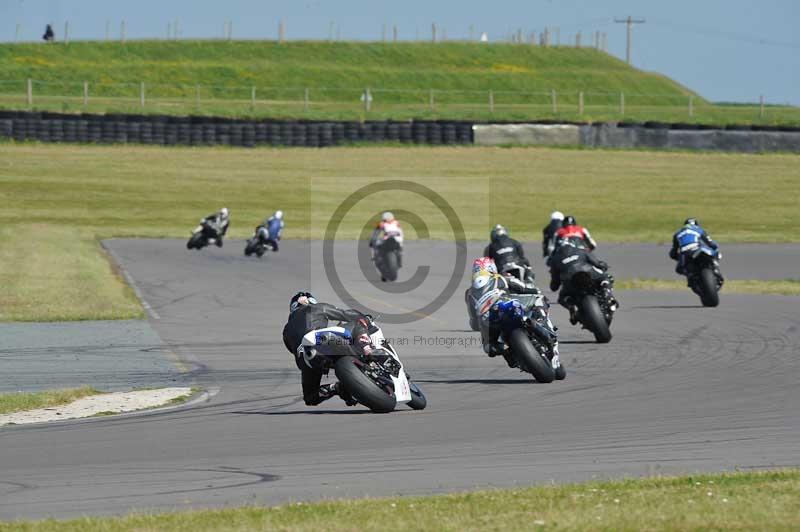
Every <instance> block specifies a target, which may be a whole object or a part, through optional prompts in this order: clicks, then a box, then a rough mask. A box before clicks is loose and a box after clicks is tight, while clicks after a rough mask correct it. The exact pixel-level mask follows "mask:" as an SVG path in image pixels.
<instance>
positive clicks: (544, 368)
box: [508, 329, 555, 383]
mask: <svg viewBox="0 0 800 532" xmlns="http://www.w3.org/2000/svg"><path fill="white" fill-rule="evenodd" d="M508 343H509V347H510V348H511V352H512V353H513V354H514V356H515V357H516V359H517V360H518V361H519V363H520V366H521V367H522V368H523V369H524V370H525V371H527V372H528V373H530V374H531V375H533V377H534V378H535V379H536V381H537V382H543V383H547V382H553V379H554V378H555V374H554V373H553V367H552V366H551V365H550V361H549V360H547V359H546V358H544V357H543V356H542V355H541V354H540V353H539V352H538V351H537V350H536V348H535V347H533V344H532V343H531V340H530V338H528V334H527V333H526V332H525V330H524V329H514V330H513V331H511V334H510V335H509V337H508Z"/></svg>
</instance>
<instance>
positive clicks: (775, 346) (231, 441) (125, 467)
mask: <svg viewBox="0 0 800 532" xmlns="http://www.w3.org/2000/svg"><path fill="white" fill-rule="evenodd" d="M107 245H108V246H109V247H110V248H111V249H113V250H114V252H115V253H116V256H117V257H118V258H119V260H120V261H121V263H122V265H123V266H124V267H125V268H126V269H127V270H128V271H129V272H130V274H131V276H132V277H133V279H134V280H135V281H136V283H137V284H138V286H139V289H140V290H141V293H142V294H143V296H144V298H145V299H146V300H147V301H148V302H149V304H150V305H151V307H152V308H153V309H154V310H155V311H156V312H157V314H158V316H159V319H153V320H151V324H152V326H153V327H154V328H155V330H156V331H157V332H158V334H159V335H160V336H161V338H162V340H163V342H164V344H165V346H167V347H168V348H169V349H171V350H173V351H174V352H176V353H177V354H178V355H179V356H181V357H183V359H184V361H185V362H186V365H187V367H188V368H189V370H190V371H191V373H190V374H189V375H188V378H194V379H195V380H196V381H197V382H198V383H199V384H200V385H202V386H204V387H206V388H209V389H216V388H218V389H219V393H218V394H217V395H215V396H214V397H213V398H212V399H211V400H210V401H208V402H206V403H203V404H199V405H195V406H193V407H191V408H187V409H183V410H177V411H171V412H160V413H159V412H151V413H141V414H135V415H130V416H126V417H119V418H114V419H89V420H82V421H76V422H66V423H56V424H47V425H41V426H20V427H7V428H4V429H2V430H0V472H1V475H0V519H13V518H18V517H45V516H56V517H70V516H77V515H83V514H109V513H124V512H127V511H129V510H134V509H138V510H142V509H147V510H155V511H165V510H172V509H188V508H199V507H216V506H225V505H241V504H248V503H265V504H274V503H280V502H285V501H290V500H314V499H319V498H331V497H355V496H363V495H373V496H376V495H391V494H403V495H408V494H422V493H436V492H443V491H453V490H464V489H473V488H479V487H486V486H515V485H529V484H531V483H548V482H551V481H556V482H564V481H581V480H587V479H593V478H609V477H620V476H624V475H648V474H657V473H682V472H695V471H719V470H730V469H733V468H735V467H741V468H744V469H748V468H767V467H778V466H799V465H800V445H798V442H800V416H798V415H797V412H798V409H799V408H800V391H799V390H800V388H799V387H798V386H797V377H798V370H800V357H798V352H800V329H798V325H799V323H798V322H799V321H800V316H799V313H798V308H800V307H799V306H798V301H799V299H798V298H792V297H777V296H776V297H768V296H746V295H731V294H725V292H724V290H723V293H722V296H721V305H720V307H719V308H716V309H705V308H702V307H699V306H698V305H699V301H698V298H697V297H696V296H695V295H694V294H691V293H689V292H688V290H687V291H686V292H674V293H673V292H620V293H619V294H618V295H619V298H620V300H621V302H622V305H623V306H622V308H621V310H620V311H619V313H618V315H617V317H616V319H615V322H614V323H613V325H612V332H613V333H614V339H613V340H612V342H611V343H610V344H607V345H598V344H595V343H593V342H592V337H591V335H590V334H589V333H587V332H586V331H582V330H580V329H578V328H576V327H573V326H570V325H569V324H568V322H567V320H566V313H565V312H564V311H563V310H562V309H560V308H555V309H554V321H555V322H556V324H557V325H559V326H560V327H561V330H560V335H561V352H562V357H563V360H564V361H565V363H566V367H567V370H568V376H567V379H566V380H565V381H563V382H555V383H551V384H537V383H535V382H533V381H532V380H531V379H530V378H528V376H527V375H526V374H522V373H520V372H518V371H517V370H512V369H509V368H508V367H506V366H505V363H504V362H503V361H501V360H497V359H489V358H487V357H486V356H485V355H483V354H482V352H481V350H480V348H479V347H478V346H477V344H475V342H474V341H475V338H476V333H472V332H468V331H466V315H465V309H464V303H463V300H462V297H461V296H462V294H463V289H464V287H465V286H466V281H465V280H462V282H461V283H460V285H459V288H458V290H457V291H456V293H455V294H454V295H453V297H452V298H451V299H450V300H449V301H447V302H446V304H445V305H444V306H443V307H442V308H441V309H440V310H438V311H437V312H435V313H434V314H433V315H431V316H430V317H425V318H423V319H420V320H419V321H416V322H414V323H409V324H400V325H391V326H390V325H387V326H385V331H386V334H387V336H390V337H392V338H395V339H396V342H397V344H398V350H399V352H400V354H401V357H402V358H403V360H404V362H405V364H406V366H407V368H408V370H409V372H410V373H411V374H412V375H413V377H414V379H415V380H416V381H417V382H418V383H419V385H420V387H421V388H422V389H423V390H424V391H425V393H426V394H427V395H428V399H429V407H428V409H426V410H424V411H421V412H414V411H410V410H408V409H406V408H405V407H399V408H398V411H396V412H394V413H392V414H387V415H375V414H370V413H367V412H366V411H365V410H364V409H363V408H361V407H354V408H348V407H346V406H345V405H344V404H343V403H342V402H341V401H339V400H338V399H336V398H335V399H332V400H331V401H328V402H327V403H324V404H322V405H320V406H318V407H306V406H304V405H303V404H302V401H301V399H300V396H299V391H300V388H299V375H298V372H297V369H296V368H295V366H294V362H293V360H292V358H291V355H289V354H288V353H287V352H286V351H285V349H284V347H283V344H282V341H281V337H280V331H281V328H282V326H283V323H284V320H285V317H286V314H287V301H288V298H289V296H290V295H291V294H292V293H293V292H295V291H296V290H298V289H301V288H306V287H310V288H311V289H312V290H314V291H315V293H316V294H317V296H318V297H319V298H320V299H322V300H327V301H330V302H334V303H341V301H342V300H341V298H340V297H338V296H337V295H336V294H334V293H333V292H332V290H331V288H330V284H329V283H328V281H327V278H326V276H325V274H324V272H323V270H322V268H321V267H319V263H320V256H319V244H318V243H310V244H305V243H303V242H291V241H287V242H285V243H284V244H283V246H282V248H281V252H280V253H277V254H269V255H267V256H265V257H264V258H263V259H260V260H259V259H255V258H246V257H244V256H242V253H241V252H242V249H243V245H242V243H241V242H233V241H230V242H226V245H225V247H224V248H223V249H217V248H210V249H205V250H202V251H199V252H196V251H195V252H189V251H187V250H186V249H185V248H184V242H179V241H173V240H149V241H148V240H141V241H138V240H113V241H109V242H107ZM351 247H352V245H348V244H346V243H345V244H342V245H340V246H338V247H337V248H336V251H335V255H334V259H335V260H334V261H331V262H332V263H333V264H335V265H336V268H337V272H338V274H339V275H340V276H341V278H342V280H343V283H344V285H345V286H346V287H347V288H348V289H349V290H350V291H351V292H352V294H353V295H354V296H355V297H356V298H358V299H359V300H361V301H362V302H364V303H365V304H368V305H371V306H374V307H375V308H374V310H375V311H376V312H399V311H400V310H402V309H414V308H417V307H421V306H423V305H424V304H425V303H427V302H429V301H430V300H431V299H433V295H434V292H438V290H439V288H441V287H442V286H444V285H445V283H446V282H447V279H449V277H450V270H451V269H452V262H451V261H450V258H451V257H452V252H453V250H454V246H452V245H447V244H443V243H430V242H427V243H426V242H422V243H415V242H410V243H409V244H408V249H407V253H406V259H405V262H406V264H405V268H404V270H403V271H402V272H401V280H403V279H405V278H407V276H410V275H411V274H412V273H413V271H414V270H415V269H416V267H417V266H419V265H424V264H433V267H432V269H431V273H430V276H429V278H428V279H427V280H426V281H425V283H423V285H422V287H421V288H420V289H418V290H415V291H413V292H410V293H406V294H396V295H391V296H387V295H385V294H382V293H381V292H380V290H379V288H376V287H374V286H372V285H371V284H370V283H369V282H368V281H366V280H364V278H363V275H362V273H361V272H360V271H359V270H358V268H357V267H356V266H355V263H356V261H355V260H354V259H353V258H352V257H353V256H354V255H353V249H351ZM473 247H474V246H473V245H471V246H470V248H473ZM474 252H475V249H471V250H470V255H472V254H473V253H474ZM734 256H735V254H732V253H729V254H728V255H727V256H726V264H730V265H731V266H730V268H731V269H733V267H734V266H733V264H734V263H735V262H736V260H735V259H734ZM606 258H607V259H608V260H609V262H612V261H613V260H614V259H612V258H611V257H610V256H607V257H606ZM310 259H311V260H310ZM614 266H615V263H614V262H612V267H614ZM725 267H726V266H725V264H724V265H723V268H725ZM737 267H738V266H737ZM617 271H618V270H617ZM458 274H459V275H461V271H458ZM637 275H638V276H641V277H647V276H651V275H649V274H646V273H644V272H641V273H637ZM653 276H654V275H653ZM782 276H783V275H782ZM785 277H791V275H786V276H785ZM382 301H385V302H388V303H382ZM463 344H466V345H463ZM470 344H471V345H470Z"/></svg>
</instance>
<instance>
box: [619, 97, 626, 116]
mask: <svg viewBox="0 0 800 532" xmlns="http://www.w3.org/2000/svg"><path fill="white" fill-rule="evenodd" d="M619 114H621V115H623V116H625V93H624V92H620V93H619Z"/></svg>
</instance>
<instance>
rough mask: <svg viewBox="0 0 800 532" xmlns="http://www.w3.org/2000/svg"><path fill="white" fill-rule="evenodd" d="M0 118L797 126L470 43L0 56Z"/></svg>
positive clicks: (624, 75)
mask: <svg viewBox="0 0 800 532" xmlns="http://www.w3.org/2000/svg"><path fill="white" fill-rule="evenodd" d="M28 79H31V80H32V85H31V89H32V91H31V99H30V102H31V103H29V100H28V97H27V82H26V80H28ZM84 82H86V83H87V86H86V88H87V91H86V96H87V98H86V99H85V98H84ZM142 84H144V90H142V87H143V85H142ZM367 88H369V90H370V95H369V97H366V89H367ZM553 91H554V92H555V98H553ZM142 96H144V98H142ZM365 100H369V104H370V105H369V106H367V102H366V101H365ZM554 100H555V102H554ZM142 103H144V105H142ZM554 103H555V105H554ZM0 108H6V109H28V108H32V109H35V110H55V111H66V112H135V113H141V112H145V113H169V114H205V115H226V116H265V117H276V118H284V117H290V118H310V119H320V118H322V119H365V118H376V119H378V118H393V119H407V118H423V119H428V118H430V119H467V120H531V119H556V120H581V121H592V120H621V119H625V120H662V121H687V122H713V123H729V122H745V123H770V122H785V121H790V122H797V121H798V120H800V118H798V110H797V109H793V108H789V109H778V108H770V109H768V112H766V113H765V112H764V111H763V109H759V108H758V107H754V106H749V107H747V106H744V107H741V108H732V107H730V106H726V107H721V106H715V105H712V104H710V103H709V102H707V101H705V100H704V99H703V98H702V97H700V96H699V95H697V94H695V93H693V92H692V91H691V90H690V89H687V88H686V87H683V86H681V85H680V84H678V83H676V82H675V81H673V80H671V79H669V78H667V77H666V76H664V75H661V74H658V73H651V72H643V71H640V70H637V69H635V68H631V67H629V66H628V65H626V64H625V63H624V62H623V61H620V60H619V59H617V58H615V57H612V56H610V55H608V54H606V53H604V52H600V51H598V50H595V49H592V48H574V47H556V48H543V47H539V46H531V45H523V44H499V43H498V44H495V43H492V44H485V43H477V42H443V43H435V44H434V43H420V42H402V43H369V42H333V43H328V42H298V41H292V42H287V43H284V44H278V43H277V42H275V41H231V42H227V41H188V40H186V41H131V42H127V43H125V44H121V43H119V42H71V43H69V44H68V45H64V44H62V43H55V44H45V43H41V44H1V45H0ZM623 112H624V113H623Z"/></svg>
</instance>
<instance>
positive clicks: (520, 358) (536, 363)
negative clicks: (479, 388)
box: [499, 294, 567, 382]
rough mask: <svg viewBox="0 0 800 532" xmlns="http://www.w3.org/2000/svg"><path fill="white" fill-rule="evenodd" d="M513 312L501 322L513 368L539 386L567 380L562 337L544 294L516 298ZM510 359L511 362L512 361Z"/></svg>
mask: <svg viewBox="0 0 800 532" xmlns="http://www.w3.org/2000/svg"><path fill="white" fill-rule="evenodd" d="M513 297H514V300H513V302H514V305H513V307H512V311H511V312H505V313H503V314H502V315H501V318H500V323H499V325H500V337H501V338H502V339H503V343H505V344H506V346H508V350H507V351H506V352H505V353H504V354H503V356H504V357H505V358H506V361H507V362H508V363H509V365H510V366H514V367H518V368H520V369H521V370H522V371H525V372H527V373H530V374H531V375H533V377H534V378H535V379H536V380H537V382H553V379H556V380H563V379H564V378H566V376H567V370H566V368H564V365H563V364H562V363H561V359H560V358H559V356H558V335H557V334H556V332H555V327H553V324H552V322H551V321H550V317H549V307H550V304H549V303H548V302H547V300H546V299H545V297H544V296H543V295H541V294H515V295H514V296H513ZM509 357H510V358H509Z"/></svg>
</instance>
